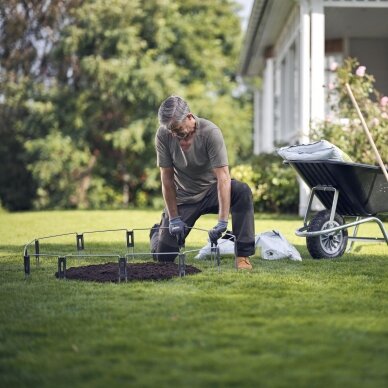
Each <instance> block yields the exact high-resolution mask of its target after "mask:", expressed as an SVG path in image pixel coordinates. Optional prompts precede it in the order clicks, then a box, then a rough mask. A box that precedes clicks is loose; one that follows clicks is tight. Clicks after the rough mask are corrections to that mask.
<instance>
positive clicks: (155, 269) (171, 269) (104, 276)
mask: <svg viewBox="0 0 388 388" xmlns="http://www.w3.org/2000/svg"><path fill="white" fill-rule="evenodd" d="M199 272H201V270H199V269H198V268H196V267H193V266H192V265H186V267H185V273H186V275H194V274H196V273H199ZM55 276H56V277H58V272H56V273H55ZM176 276H179V268H178V264H175V263H153V262H147V263H128V264H127V279H128V281H131V280H165V279H171V278H173V277H176ZM66 279H74V280H86V281H94V282H118V280H119V266H118V263H106V264H96V265H87V266H83V267H71V268H68V269H67V270H66ZM123 280H124V279H123V278H122V279H121V281H123ZM124 281H125V280H124Z"/></svg>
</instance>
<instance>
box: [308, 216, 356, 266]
mask: <svg viewBox="0 0 388 388" xmlns="http://www.w3.org/2000/svg"><path fill="white" fill-rule="evenodd" d="M343 224H344V219H343V218H342V217H341V216H340V215H339V214H335V217H334V220H333V221H330V211H329V210H323V211H321V212H319V213H318V214H317V215H316V216H315V217H314V218H313V219H312V220H311V222H310V224H309V226H308V229H307V231H308V232H316V231H321V230H325V229H332V228H335V227H337V226H341V225H343ZM306 243H307V249H308V251H309V252H310V255H311V257H312V258H314V259H322V258H323V259H334V258H336V257H340V256H342V255H343V254H344V252H345V249H346V245H347V243H348V231H347V229H343V230H340V231H337V232H328V233H327V234H322V235H320V236H310V237H306Z"/></svg>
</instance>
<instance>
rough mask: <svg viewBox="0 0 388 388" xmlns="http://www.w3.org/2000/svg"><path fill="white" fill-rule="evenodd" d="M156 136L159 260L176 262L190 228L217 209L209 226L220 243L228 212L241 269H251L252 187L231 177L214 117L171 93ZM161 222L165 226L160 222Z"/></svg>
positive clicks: (155, 244) (155, 245)
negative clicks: (213, 223) (160, 194)
mask: <svg viewBox="0 0 388 388" xmlns="http://www.w3.org/2000/svg"><path fill="white" fill-rule="evenodd" d="M158 118H159V123H160V127H159V129H158V131H157V133H156V136H155V147H156V155H157V164H158V166H159V168H160V175H161V183H162V192H163V198H164V202H165V205H166V207H165V209H164V211H163V213H162V219H161V222H160V224H159V225H157V226H156V227H154V228H153V229H152V230H151V251H152V252H153V253H156V254H155V255H154V257H155V258H156V259H157V260H158V261H174V260H175V258H176V256H177V255H176V254H174V253H173V254H159V255H158V253H168V252H177V251H178V241H181V242H183V241H184V239H185V238H186V236H187V234H188V233H189V232H190V229H189V228H191V227H193V226H194V224H195V222H196V221H197V219H198V218H199V217H200V216H201V215H203V214H209V213H214V214H218V223H217V225H216V226H215V227H214V228H213V229H211V230H210V231H209V238H210V241H212V242H213V241H214V242H216V241H217V239H218V238H220V237H221V235H222V234H223V233H224V232H225V231H226V229H227V225H228V218H229V212H231V214H232V230H233V234H234V235H235V236H236V240H237V241H236V249H237V268H238V269H252V265H251V263H250V262H249V256H250V255H253V254H254V252H255V230H254V212H253V201H252V192H251V190H250V188H249V186H248V185H247V184H245V183H242V182H239V181H236V180H231V179H230V175H229V167H228V156H227V152H226V147H225V142H224V138H223V136H222V133H221V130H220V129H219V128H218V127H217V126H216V125H215V124H213V123H212V122H211V121H208V120H206V119H203V118H200V117H197V116H195V115H194V114H193V113H191V112H190V109H189V106H188V105H187V103H186V101H184V100H183V99H182V98H180V97H178V96H170V97H168V98H167V99H166V100H165V101H164V102H163V103H162V104H161V106H160V108H159V112H158ZM159 226H160V227H159Z"/></svg>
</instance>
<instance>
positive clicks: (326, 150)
mask: <svg viewBox="0 0 388 388" xmlns="http://www.w3.org/2000/svg"><path fill="white" fill-rule="evenodd" d="M277 152H278V154H279V155H280V156H281V157H282V158H283V159H284V160H289V161H293V160H336V161H340V162H353V161H352V159H351V158H350V156H349V155H347V154H346V153H345V152H343V151H342V150H340V149H339V148H338V147H337V146H335V145H334V144H332V143H330V142H328V141H327V140H320V141H317V142H315V143H310V144H300V145H293V146H288V147H282V148H280V149H278V151H277Z"/></svg>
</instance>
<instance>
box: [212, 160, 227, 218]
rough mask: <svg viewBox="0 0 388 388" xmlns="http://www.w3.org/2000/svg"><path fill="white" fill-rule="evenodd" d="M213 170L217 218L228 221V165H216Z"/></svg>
mask: <svg viewBox="0 0 388 388" xmlns="http://www.w3.org/2000/svg"><path fill="white" fill-rule="evenodd" d="M213 171H214V173H215V175H216V177H217V192H218V203H219V211H218V220H219V221H228V218H229V211H230V195H231V180H230V174H229V167H228V166H224V167H217V168H215V169H214V170H213Z"/></svg>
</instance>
